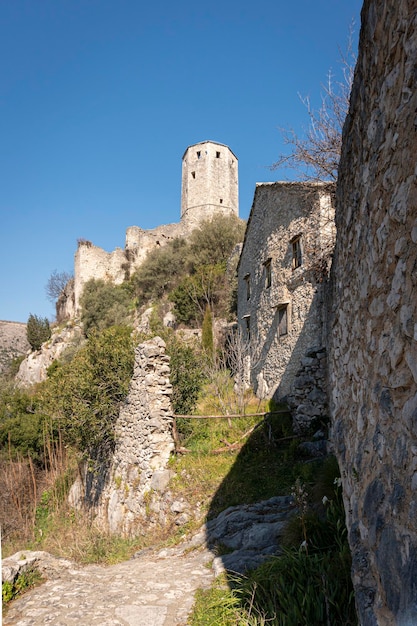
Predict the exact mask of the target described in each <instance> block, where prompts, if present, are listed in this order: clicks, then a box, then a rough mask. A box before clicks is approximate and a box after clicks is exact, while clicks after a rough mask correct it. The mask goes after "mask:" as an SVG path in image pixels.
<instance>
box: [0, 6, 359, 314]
mask: <svg viewBox="0 0 417 626" xmlns="http://www.w3.org/2000/svg"><path fill="white" fill-rule="evenodd" d="M361 6H362V1H361V0H298V1H297V2H288V1H286V2H283V1H281V0H258V1H257V2H254V1H253V0H251V1H249V0H239V1H238V0H212V1H211V2H209V3H208V2H205V1H204V0H200V1H199V2H196V1H195V0H194V1H193V2H191V1H190V0H178V1H177V2H172V1H169V0H154V1H153V2H150V3H149V4H145V3H144V2H140V1H139V0H117V1H116V0H0V58H1V62H0V217H1V228H0V319H2V320H12V321H22V322H25V321H27V318H28V316H29V313H34V314H36V315H41V316H46V317H48V318H49V319H51V320H52V319H53V316H54V307H53V305H52V304H51V303H49V302H48V300H47V299H46V295H45V285H46V283H47V281H48V278H49V276H50V275H51V272H52V271H53V270H57V271H67V272H72V271H73V258H74V252H75V249H76V246H77V239H78V238H85V239H89V240H91V241H92V242H93V243H94V244H96V245H98V246H100V247H102V248H104V249H105V250H108V251H111V250H113V249H114V248H116V247H123V246H124V238H125V231H126V228H127V227H128V226H132V225H137V226H140V227H142V228H146V229H147V228H154V227H155V226H157V225H159V224H164V223H170V222H176V221H178V220H179V215H180V194H181V157H182V155H183V153H184V151H185V149H186V148H187V146H188V145H191V144H193V143H197V142H199V141H203V140H206V139H211V140H213V141H218V142H221V143H225V144H227V145H229V146H230V148H231V149H232V150H233V152H234V153H235V154H236V156H237V157H238V159H239V188H240V215H241V217H243V218H247V216H248V214H249V211H250V207H251V203H252V198H253V193H254V188H255V183H256V182H262V181H273V180H282V179H285V178H286V177H288V176H290V177H291V173H288V172H282V171H281V172H280V171H271V170H270V168H269V166H270V165H271V164H272V163H274V161H276V159H277V157H278V155H279V154H281V153H282V152H284V151H285V146H284V144H283V140H282V136H281V134H280V132H279V128H280V127H285V128H294V129H295V130H296V131H297V132H299V133H301V132H302V129H303V128H305V127H306V126H307V123H308V120H307V116H306V110H305V108H304V106H303V104H302V103H301V101H300V99H299V97H298V94H301V95H303V96H310V98H311V99H312V101H313V103H317V104H319V102H320V86H321V85H322V84H323V83H325V82H326V77H327V74H328V71H329V70H332V71H333V73H334V74H335V75H336V77H337V76H338V74H339V72H340V54H339V49H340V48H342V49H344V48H345V47H346V42H347V38H348V33H349V27H350V24H351V23H352V20H353V21H354V22H355V35H356V38H357V36H358V32H359V27H360V9H361Z"/></svg>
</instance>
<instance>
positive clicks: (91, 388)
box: [41, 326, 134, 459]
mask: <svg viewBox="0 0 417 626" xmlns="http://www.w3.org/2000/svg"><path fill="white" fill-rule="evenodd" d="M133 362H134V342H133V339H132V336H131V329H130V328H129V327H126V326H125V327H121V326H113V327H111V328H107V329H105V330H104V331H102V332H92V334H91V335H90V338H89V340H88V342H87V343H86V344H85V346H83V347H82V348H80V350H79V351H78V352H77V353H76V355H75V356H74V358H73V360H72V361H71V363H67V364H63V365H62V366H60V367H58V368H56V369H55V371H52V372H51V374H50V378H49V379H48V380H47V381H45V383H44V384H43V386H42V390H41V396H42V405H43V408H44V410H45V412H48V413H49V414H50V415H51V417H52V418H53V419H55V420H57V422H58V423H59V424H60V426H61V427H62V429H63V432H64V437H65V439H66V442H67V443H69V444H71V445H74V446H75V447H76V448H77V449H78V450H80V451H81V452H83V453H84V455H85V456H87V457H90V458H93V459H95V458H98V457H102V456H103V455H106V453H107V452H108V451H109V450H111V449H112V447H113V442H114V423H115V420H116V418H117V416H118V414H119V408H120V405H121V403H122V402H123V400H124V399H125V397H126V395H127V392H128V389H129V383H130V380H131V377H132V374H133Z"/></svg>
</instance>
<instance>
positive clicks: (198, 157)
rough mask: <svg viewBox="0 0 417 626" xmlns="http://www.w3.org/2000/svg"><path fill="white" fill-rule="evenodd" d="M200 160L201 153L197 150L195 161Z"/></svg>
mask: <svg viewBox="0 0 417 626" xmlns="http://www.w3.org/2000/svg"><path fill="white" fill-rule="evenodd" d="M200 158H201V151H200V150H199V151H198V152H197V159H200Z"/></svg>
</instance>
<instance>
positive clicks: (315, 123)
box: [272, 27, 356, 182]
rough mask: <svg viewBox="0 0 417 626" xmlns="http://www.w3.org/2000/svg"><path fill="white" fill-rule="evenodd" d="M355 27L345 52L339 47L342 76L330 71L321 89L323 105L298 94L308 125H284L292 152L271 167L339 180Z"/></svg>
mask: <svg viewBox="0 0 417 626" xmlns="http://www.w3.org/2000/svg"><path fill="white" fill-rule="evenodd" d="M352 33H353V27H351V29H350V34H349V39H348V45H347V49H346V52H345V53H343V52H342V51H340V63H341V67H342V79H341V80H340V81H337V80H335V77H334V75H333V73H332V72H331V71H329V74H328V78H327V83H326V84H325V85H323V86H322V89H321V106H320V107H319V108H318V109H315V108H314V107H313V106H312V104H311V101H310V98H309V97H302V96H301V95H299V97H300V100H301V102H302V103H303V105H304V106H305V107H306V109H307V114H308V118H309V125H308V128H307V129H306V130H305V132H304V134H302V135H300V134H298V133H297V132H296V131H295V130H294V129H285V128H281V129H280V132H281V134H282V137H283V139H284V143H285V144H286V145H287V146H289V149H290V152H289V154H282V155H280V157H279V158H278V160H277V161H276V162H275V163H274V164H273V165H272V169H274V170H275V169H278V168H280V167H283V166H285V167H289V168H290V169H293V170H295V171H296V172H297V175H298V177H299V178H300V179H301V180H305V181H317V182H318V181H333V182H334V181H336V180H337V170H338V165H339V158H340V151H341V147H342V130H343V124H344V121H345V118H346V115H347V113H348V110H349V99H350V92H351V88H352V82H353V73H354V68H355V64H356V55H355V53H354V52H353V47H352Z"/></svg>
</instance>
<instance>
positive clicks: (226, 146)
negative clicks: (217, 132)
mask: <svg viewBox="0 0 417 626" xmlns="http://www.w3.org/2000/svg"><path fill="white" fill-rule="evenodd" d="M205 143H212V144H214V145H215V146H223V148H227V149H228V150H229V151H230V152H231V153H232V154H233V156H234V157H235V159H236V161H238V160H239V159H238V158H237V156H236V155H235V153H234V152H233V150H231V148H230V147H229V146H228V145H227V144H225V143H220V142H219V141H212V140H211V139H206V140H205V141H198V142H197V143H192V144H190V145H189V146H188V147H187V148H186V149H185V152H184V154H183V155H182V160H184V157H185V155H186V154H187V152H188V150H189V149H190V148H194V147H195V146H202V145H204V144H205Z"/></svg>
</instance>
